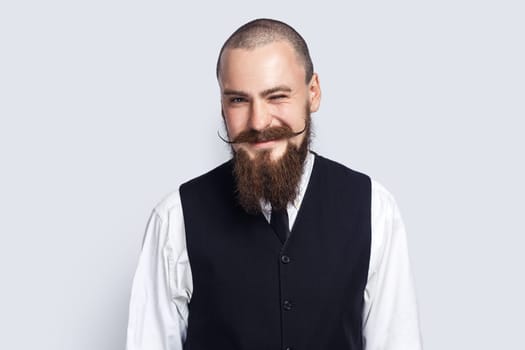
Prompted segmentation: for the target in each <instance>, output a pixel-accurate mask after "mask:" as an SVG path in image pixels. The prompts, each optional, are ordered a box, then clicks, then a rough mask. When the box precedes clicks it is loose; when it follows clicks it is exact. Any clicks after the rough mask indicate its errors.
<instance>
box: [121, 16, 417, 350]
mask: <svg viewBox="0 0 525 350" xmlns="http://www.w3.org/2000/svg"><path fill="white" fill-rule="evenodd" d="M217 79H218V82H219V85H220V90H221V98H222V116H223V120H224V123H225V128H226V131H227V137H225V138H224V141H225V142H227V143H229V144H230V145H231V149H232V155H233V156H232V159H231V160H230V161H228V162H226V163H224V164H222V165H220V166H218V167H217V168H215V169H213V170H211V171H210V172H208V173H206V174H204V175H202V176H199V177H197V178H195V179H193V180H191V181H189V182H187V183H185V184H183V185H181V186H180V188H179V191H177V192H175V193H172V194H170V195H169V196H168V197H167V198H165V199H164V200H163V201H162V202H161V203H160V204H158V205H157V206H156V207H155V209H154V210H153V213H152V215H151V217H150V220H149V222H148V227H147V230H146V235H145V239H144V244H143V248H142V253H141V256H140V260H139V264H138V268H137V271H136V274H135V278H134V281H133V289H132V295H131V302H130V314H129V324H128V338H127V349H128V350H161V349H162V350H168V349H169V350H179V349H190V350H201V349H239V350H241V349H246V350H255V349H261V350H269V349H288V350H290V349H301V350H302V349H312V350H313V349H316V350H321V349H338V350H339V349H340V350H357V349H359V350H361V349H366V350H380V349H381V350H416V349H421V342H420V332H419V325H418V315H417V308H416V301H415V295H414V288H413V283H412V278H411V272H410V266H409V260H408V254H407V248H406V234H405V230H404V226H403V223H402V220H401V217H400V215H399V211H398V209H397V206H396V204H395V201H394V199H393V198H392V196H391V195H390V194H389V193H388V192H387V190H386V189H385V188H384V187H383V186H381V185H380V184H379V183H377V182H376V181H374V180H372V179H370V177H368V176H367V175H365V174H362V173H359V172H357V171H354V170H352V169H349V168H347V167H345V166H343V165H341V164H338V163H336V162H334V161H331V160H329V159H327V158H324V157H321V156H319V155H317V154H315V153H314V152H312V151H311V150H310V134H311V118H310V114H311V113H313V112H316V111H317V110H318V108H319V104H320V100H321V88H320V85H319V78H318V75H317V74H316V73H314V70H313V65H312V61H311V58H310V54H309V52H308V48H307V45H306V43H305V41H304V40H303V38H302V37H301V36H300V35H299V34H298V33H297V32H296V31H295V30H294V29H293V28H291V27H290V26H289V25H287V24H285V23H283V22H279V21H276V20H269V19H259V20H254V21H251V22H249V23H247V24H245V25H243V26H242V27H240V28H239V29H238V30H237V31H235V32H234V33H233V34H232V35H231V36H230V38H229V39H228V40H227V41H226V42H225V44H224V46H223V48H222V49H221V52H220V54H219V59H218V62H217Z"/></svg>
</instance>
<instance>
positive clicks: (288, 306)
mask: <svg viewBox="0 0 525 350" xmlns="http://www.w3.org/2000/svg"><path fill="white" fill-rule="evenodd" d="M283 308H284V309H285V310H287V311H290V310H291V309H292V303H291V302H290V300H285V301H284V302H283Z"/></svg>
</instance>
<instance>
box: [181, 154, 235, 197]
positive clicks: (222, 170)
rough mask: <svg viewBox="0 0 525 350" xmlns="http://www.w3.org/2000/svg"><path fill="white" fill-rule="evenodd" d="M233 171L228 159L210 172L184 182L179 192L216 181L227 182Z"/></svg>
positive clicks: (230, 161)
mask: <svg viewBox="0 0 525 350" xmlns="http://www.w3.org/2000/svg"><path fill="white" fill-rule="evenodd" d="M232 171H233V163H232V160H231V159H230V160H229V161H226V162H224V163H222V164H220V165H218V166H217V167H215V168H213V169H212V170H210V171H208V172H206V173H204V174H202V175H200V176H197V177H195V178H193V179H191V180H189V181H186V182H184V183H183V184H181V185H180V190H181V191H184V190H185V189H186V188H193V187H199V186H206V185H208V184H211V185H213V184H215V183H216V182H217V181H227V180H229V179H230V178H231V174H232Z"/></svg>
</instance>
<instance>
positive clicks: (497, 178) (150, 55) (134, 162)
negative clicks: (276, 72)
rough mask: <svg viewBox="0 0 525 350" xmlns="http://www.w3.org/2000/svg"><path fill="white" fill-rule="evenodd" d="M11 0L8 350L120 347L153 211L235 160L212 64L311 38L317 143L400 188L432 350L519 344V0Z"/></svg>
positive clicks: (6, 158) (3, 225)
mask: <svg viewBox="0 0 525 350" xmlns="http://www.w3.org/2000/svg"><path fill="white" fill-rule="evenodd" d="M342 3H343V2H340V3H339V4H336V3H335V2H334V3H330V2H328V1H319V2H316V3H307V2H297V3H295V4H292V3H290V2H281V1H259V2H254V3H253V4H249V3H248V2H246V1H221V2H216V3H212V2H210V3H209V4H205V3H198V2H193V3H192V4H189V3H188V2H184V3H182V2H175V1H147V2H146V1H116V0H105V1H100V0H94V1H93V0H92V1H57V0H52V1H2V2H1V4H0V117H1V119H0V156H1V158H0V160H1V172H0V176H1V181H0V234H1V238H2V244H1V245H0V276H1V289H0V291H1V296H0V329H1V336H0V348H1V349H50V350H55V349H74V350H93V349H97V350H110V349H111V350H113V349H123V347H124V342H125V332H126V323H127V307H128V300H129V293H130V287H131V281H132V277H133V273H134V269H135V266H136V263H137V258H138V254H139V251H140V246H141V242H142V236H143V232H144V228H145V225H146V220H147V218H148V216H149V213H150V211H151V209H152V207H153V206H154V205H155V204H156V203H157V202H158V201H159V200H160V199H161V198H163V197H164V196H165V195H166V194H167V193H169V192H171V191H173V190H176V189H177V187H178V185H179V184H180V183H181V182H182V181H184V180H187V179H189V178H191V177H194V176H196V175H198V174H200V173H202V172H204V171H206V170H208V169H210V168H211V167H213V166H214V165H216V164H218V163H219V162H221V161H223V160H225V159H227V157H228V149H227V148H226V147H225V146H224V145H223V144H222V143H221V142H220V141H219V140H218V138H217V137H216V131H217V130H218V129H219V130H222V125H221V121H220V114H219V97H218V87H217V85H216V81H215V77H214V68H215V67H214V65H215V60H216V56H217V53H218V50H219V48H220V46H221V44H222V42H223V41H224V40H225V39H226V37H227V36H228V35H229V34H230V33H231V32H232V31H233V30H234V29H235V28H237V27H238V26H239V25H241V24H242V23H244V22H245V21H247V20H250V19H253V18H256V17H274V18H279V19H282V20H285V21H287V22H289V23H290V24H292V25H293V26H295V27H296V29H298V31H299V32H300V33H302V34H303V36H304V37H305V38H306V39H307V41H308V42H309V45H310V49H311V52H312V56H313V60H314V64H315V68H316V71H317V72H318V73H319V74H320V78H321V86H322V89H323V100H322V103H321V109H320V111H319V112H318V113H316V114H315V115H314V123H315V131H316V138H315V140H314V149H315V150H317V151H318V152H319V153H321V154H323V155H325V156H328V157H330V158H333V159H335V160H338V161H340V162H343V163H345V164H346V165H348V166H350V167H352V168H354V169H357V170H360V171H362V172H366V173H368V174H370V175H371V176H372V177H374V178H375V179H377V180H378V181H380V182H381V183H382V184H383V185H385V186H386V187H387V188H388V189H389V190H390V191H391V192H392V193H393V194H394V196H395V197H396V199H397V201H398V203H399V206H400V208H401V211H402V213H403V217H404V220H405V223H406V226H407V229H408V234H409V245H410V254H411V260H412V264H413V268H414V275H415V280H416V287H417V293H418V297H419V304H420V314H421V320H422V329H423V337H424V342H425V348H426V349H427V350H437V349H523V348H525V345H524V344H525V343H524V341H523V336H522V334H521V333H522V332H523V314H524V312H525V309H524V302H523V295H525V287H524V283H523V271H522V266H523V265H524V262H525V259H524V257H523V255H524V254H523V252H522V250H523V249H522V246H523V243H524V239H523V234H524V229H523V216H524V215H523V211H524V209H525V208H524V205H523V201H524V195H525V190H524V186H523V178H524V176H525V174H524V167H523V149H524V141H523V136H522V135H523V123H522V120H523V118H524V117H525V106H524V93H525V83H524V82H525V70H524V64H523V62H525V49H524V33H525V25H524V18H525V16H524V14H525V13H524V12H525V11H524V5H522V3H523V2H520V1H501V0H500V1H466V0H454V1H450V0H441V1H431V2H430V1H426V2H423V1H390V2H386V1H374V2H371V1H370V2H366V3H356V2H349V3H346V4H342Z"/></svg>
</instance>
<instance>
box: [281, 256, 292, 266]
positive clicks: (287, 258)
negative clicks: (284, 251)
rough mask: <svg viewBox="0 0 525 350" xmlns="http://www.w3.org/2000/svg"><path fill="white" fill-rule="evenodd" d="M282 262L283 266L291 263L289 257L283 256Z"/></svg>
mask: <svg viewBox="0 0 525 350" xmlns="http://www.w3.org/2000/svg"><path fill="white" fill-rule="evenodd" d="M281 262H282V263H283V264H288V263H289V262H290V257H289V256H287V255H283V256H281Z"/></svg>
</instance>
